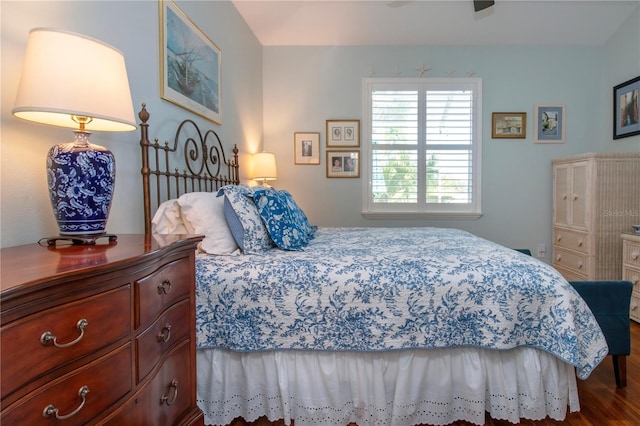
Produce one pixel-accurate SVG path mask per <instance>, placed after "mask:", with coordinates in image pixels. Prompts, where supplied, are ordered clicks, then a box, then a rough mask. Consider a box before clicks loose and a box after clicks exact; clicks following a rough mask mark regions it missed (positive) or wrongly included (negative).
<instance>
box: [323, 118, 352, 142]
mask: <svg viewBox="0 0 640 426" xmlns="http://www.w3.org/2000/svg"><path fill="white" fill-rule="evenodd" d="M326 135H327V148H355V147H359V146H360V120H327V125H326Z"/></svg>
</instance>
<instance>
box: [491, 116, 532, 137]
mask: <svg viewBox="0 0 640 426" xmlns="http://www.w3.org/2000/svg"><path fill="white" fill-rule="evenodd" d="M526 136H527V113H526V112H494V113H492V114H491V137H492V138H494V139H524V138H526Z"/></svg>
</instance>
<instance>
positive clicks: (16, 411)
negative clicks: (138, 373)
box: [2, 344, 131, 426]
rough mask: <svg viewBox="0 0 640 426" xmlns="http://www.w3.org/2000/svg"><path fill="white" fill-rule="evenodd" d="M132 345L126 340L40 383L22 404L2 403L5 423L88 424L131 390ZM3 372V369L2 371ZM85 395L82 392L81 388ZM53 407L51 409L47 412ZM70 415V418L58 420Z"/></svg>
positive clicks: (3, 422) (3, 421)
mask: <svg viewBox="0 0 640 426" xmlns="http://www.w3.org/2000/svg"><path fill="white" fill-rule="evenodd" d="M130 371H131V346H130V344H127V345H125V346H122V347H120V348H119V349H117V350H115V351H113V352H111V353H110V354H109V355H107V356H104V357H102V358H99V359H97V360H95V361H93V362H91V363H89V364H87V365H85V366H83V367H82V368H80V369H78V370H76V371H74V372H72V373H69V374H67V375H65V376H63V377H61V378H59V379H56V380H54V381H52V382H51V383H49V384H47V385H46V386H43V387H41V388H40V389H38V390H37V391H36V392H34V393H33V394H32V395H30V396H29V397H28V398H26V399H25V400H21V401H20V403H19V405H18V404H16V406H12V407H8V408H7V409H5V407H3V410H4V411H3V416H2V424H3V425H30V426H32V425H54V424H56V425H57V424H70V425H71V424H85V423H88V422H89V421H90V420H91V419H92V418H94V417H96V416H97V415H99V414H102V413H104V412H105V411H106V410H107V409H108V408H109V407H110V406H111V405H113V404H114V403H116V402H117V401H118V400H119V399H121V398H122V397H124V396H125V395H126V394H127V393H128V392H129V391H130V390H131V375H130ZM3 373H4V372H3ZM83 390H86V391H87V392H86V395H84V396H82V395H81V394H82V391H83ZM47 408H50V411H51V413H50V414H49V415H48V416H47V417H45V415H44V413H45V412H46V411H47ZM54 409H57V410H58V416H61V417H62V416H69V418H68V419H67V420H60V421H59V420H56V419H55V416H56V414H55V412H53V410H54Z"/></svg>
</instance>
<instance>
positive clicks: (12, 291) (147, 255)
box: [0, 235, 204, 425]
mask: <svg viewBox="0 0 640 426" xmlns="http://www.w3.org/2000/svg"><path fill="white" fill-rule="evenodd" d="M201 239H202V237H199V236H157V235H119V236H118V240H117V242H109V243H105V244H100V243H98V244H96V245H90V246H57V247H56V246H46V247H42V246H39V245H37V244H31V245H25V246H18V247H11V248H5V249H2V250H1V251H0V257H1V265H2V268H1V282H0V290H1V293H0V308H1V336H0V339H1V344H2V352H1V354H0V369H1V371H2V381H1V384H0V393H1V397H2V400H1V401H2V402H1V405H2V411H1V412H0V423H2V424H40V423H43V422H45V423H46V422H47V419H51V420H53V421H54V422H56V420H55V418H56V417H57V418H60V419H67V418H68V419H69V420H68V421H69V422H70V423H69V424H86V423H91V424H113V425H124V424H132V425H133V424H135V425H142V424H153V425H160V424H162V425H169V424H181V425H203V423H204V420H203V415H202V412H201V411H200V409H199V408H198V406H197V405H196V369H195V368H196V366H195V359H196V358H195V250H196V244H197V243H198V242H199V241H200V240H201ZM56 424H57V422H56Z"/></svg>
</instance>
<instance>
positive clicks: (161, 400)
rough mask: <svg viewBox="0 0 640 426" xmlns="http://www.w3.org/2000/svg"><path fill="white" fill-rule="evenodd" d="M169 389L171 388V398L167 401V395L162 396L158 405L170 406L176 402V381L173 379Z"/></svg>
mask: <svg viewBox="0 0 640 426" xmlns="http://www.w3.org/2000/svg"><path fill="white" fill-rule="evenodd" d="M169 387H171V388H173V397H171V399H169V397H168V396H167V395H164V394H163V395H162V397H161V398H160V405H162V404H167V405H171V404H173V403H174V402H176V398H177V397H178V379H173V380H172V381H171V384H170V385H169Z"/></svg>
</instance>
